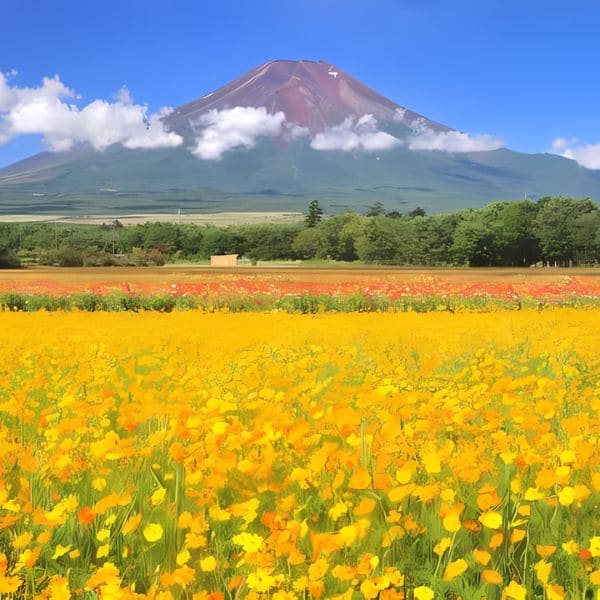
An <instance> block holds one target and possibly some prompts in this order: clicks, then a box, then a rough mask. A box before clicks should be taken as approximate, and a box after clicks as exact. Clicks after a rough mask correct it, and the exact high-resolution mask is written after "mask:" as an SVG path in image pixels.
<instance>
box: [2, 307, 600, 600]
mask: <svg viewBox="0 0 600 600" xmlns="http://www.w3.org/2000/svg"><path fill="white" fill-rule="evenodd" d="M599 347H600V311H599V310H596V309H590V310H586V311H578V310H573V309H569V308H556V309H553V310H548V311H537V310H521V311H518V312H517V311H502V312H495V313H471V312H463V313H457V314H452V313H449V312H435V313H427V314H416V313H414V312H407V313H385V314H357V313H351V314H319V315H298V314H286V313H277V314H273V313H270V314H265V313H245V314H226V313H219V312H217V313H215V314H205V313H202V312H199V311H194V310H190V311H187V312H172V313H169V314H162V313H158V312H141V313H137V314H136V313H131V312H123V313H118V314H117V313H105V312H94V313H88V312H36V313H31V314H28V313H23V312H4V313H1V314H0V440H1V444H0V469H1V477H0V595H2V597H3V598H45V599H50V600H63V599H65V600H66V599H69V598H82V599H94V598H101V599H104V600H112V599H118V598H124V599H129V598H156V599H158V598H161V599H170V598H195V599H205V598H207V599H208V598H212V599H234V598H254V599H267V598H268V599H273V600H283V599H286V598H298V599H307V598H323V599H334V598H343V599H348V600H350V599H353V598H357V599H358V598H381V599H395V598H397V599H400V598H403V599H405V600H410V599H416V600H432V599H434V598H435V599H437V598H448V599H454V600H458V599H459V598H461V599H463V600H475V599H476V600H481V599H484V598H485V599H488V600H491V599H498V600H500V599H501V598H502V599H507V600H509V599H512V600H523V599H535V598H539V599H542V598H544V599H547V600H555V599H559V598H569V599H572V600H579V599H584V598H594V599H596V598H598V597H600V594H599V592H598V590H599V589H600V507H599V505H600V419H599V417H600V377H599V375H600V354H599V353H598V348H599Z"/></svg>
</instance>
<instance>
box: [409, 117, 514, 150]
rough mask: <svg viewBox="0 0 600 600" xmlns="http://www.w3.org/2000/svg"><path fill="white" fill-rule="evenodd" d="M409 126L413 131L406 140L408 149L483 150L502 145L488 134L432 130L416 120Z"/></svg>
mask: <svg viewBox="0 0 600 600" xmlns="http://www.w3.org/2000/svg"><path fill="white" fill-rule="evenodd" d="M411 126H412V128H413V129H414V130H415V133H414V134H413V135H410V136H409V137H408V139H407V140H406V142H407V145H408V148H409V149H410V150H440V151H442V152H484V151H488V150H497V149H498V148H502V147H504V142H503V141H502V139H500V138H498V137H495V136H492V135H488V134H469V133H464V132H462V131H454V130H452V131H434V130H433V129H431V128H429V127H427V126H426V125H425V124H423V123H421V122H418V121H417V122H414V123H412V125H411Z"/></svg>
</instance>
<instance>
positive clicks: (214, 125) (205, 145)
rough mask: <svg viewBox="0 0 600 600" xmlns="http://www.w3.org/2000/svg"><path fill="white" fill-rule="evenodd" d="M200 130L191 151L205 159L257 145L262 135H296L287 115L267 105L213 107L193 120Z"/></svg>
mask: <svg viewBox="0 0 600 600" xmlns="http://www.w3.org/2000/svg"><path fill="white" fill-rule="evenodd" d="M194 126H195V127H196V129H197V130H198V131H199V134H198V136H197V138H196V146H195V147H194V148H193V149H192V152H193V153H194V154H195V155H196V156H197V157H198V158H201V159H204V160H221V158H223V155H224V154H225V152H227V151H228V150H232V149H234V148H246V149H249V148H254V147H255V146H256V140H257V139H258V138H259V137H261V136H266V137H277V136H279V135H283V134H284V133H289V135H292V136H295V135H297V134H298V133H299V131H297V130H296V131H295V130H294V129H293V128H292V127H291V126H289V127H288V126H286V121H285V114H284V113H283V112H281V111H279V112H276V113H273V114H271V113H269V112H267V109H266V108H264V107H262V106H261V107H258V108H256V107H252V106H236V107H235V108H230V109H225V110H216V109H213V110H210V111H208V112H207V113H206V114H204V115H202V116H201V117H200V118H199V119H198V120H196V121H195V122H194Z"/></svg>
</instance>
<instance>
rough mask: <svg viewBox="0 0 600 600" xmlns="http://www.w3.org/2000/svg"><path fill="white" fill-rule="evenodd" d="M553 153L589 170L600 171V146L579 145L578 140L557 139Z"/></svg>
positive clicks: (553, 146) (553, 145) (554, 142)
mask: <svg viewBox="0 0 600 600" xmlns="http://www.w3.org/2000/svg"><path fill="white" fill-rule="evenodd" d="M552 151H553V152H555V153H556V154H560V155H561V156H564V157H565V158H570V159H571V160H576V161H577V162H578V163H579V164H580V165H581V166H582V167H586V168H587V169H600V144H585V145H582V144H579V140H578V139H577V138H569V139H566V138H556V139H555V140H554V141H553V142H552Z"/></svg>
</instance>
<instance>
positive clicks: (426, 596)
mask: <svg viewBox="0 0 600 600" xmlns="http://www.w3.org/2000/svg"><path fill="white" fill-rule="evenodd" d="M413 595H414V597H415V600H433V598H434V596H435V595H434V593H433V590H432V589H431V588H430V587H427V586H426V585H420V586H418V587H416V588H415V589H414V590H413Z"/></svg>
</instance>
